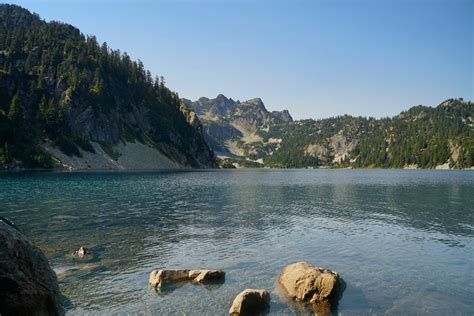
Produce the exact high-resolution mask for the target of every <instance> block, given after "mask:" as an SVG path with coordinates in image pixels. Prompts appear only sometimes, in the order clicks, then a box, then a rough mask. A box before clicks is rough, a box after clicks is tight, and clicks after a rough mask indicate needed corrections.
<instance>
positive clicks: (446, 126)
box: [184, 95, 474, 168]
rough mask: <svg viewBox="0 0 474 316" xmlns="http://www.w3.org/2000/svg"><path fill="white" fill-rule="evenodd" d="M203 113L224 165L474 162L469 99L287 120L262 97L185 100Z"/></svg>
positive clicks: (394, 165) (473, 107)
mask: <svg viewBox="0 0 474 316" xmlns="http://www.w3.org/2000/svg"><path fill="white" fill-rule="evenodd" d="M184 103H186V104H187V105H188V106H190V107H192V108H193V109H194V110H195V111H196V113H198V115H200V117H201V118H202V123H203V129H204V133H205V137H206V139H207V140H208V143H209V144H210V146H211V147H212V148H214V150H215V151H216V153H217V154H218V155H220V156H221V158H225V159H224V161H223V162H224V164H225V165H226V166H230V165H232V164H233V165H237V166H246V167H280V168H290V167H295V168H300V167H385V168H448V167H449V168H469V167H472V166H474V121H473V120H474V103H472V102H470V101H464V100H462V99H449V100H447V101H445V102H443V103H441V104H440V105H439V106H438V107H436V108H432V107H426V106H416V107H413V108H411V109H410V110H408V111H406V112H403V113H401V114H400V115H397V116H395V117H393V118H384V119H374V118H365V117H352V116H349V115H344V116H339V117H333V118H328V119H321V120H312V119H308V120H298V121H293V119H292V118H291V116H290V114H289V113H288V111H282V112H269V111H267V110H266V109H265V106H264V105H263V102H262V100H260V99H252V100H249V101H245V102H238V101H233V100H232V99H227V98H226V97H225V96H223V95H219V96H218V97H217V98H215V99H207V98H201V99H199V100H197V101H195V102H191V101H189V100H184Z"/></svg>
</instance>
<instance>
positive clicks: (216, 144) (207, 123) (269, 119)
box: [182, 94, 293, 157]
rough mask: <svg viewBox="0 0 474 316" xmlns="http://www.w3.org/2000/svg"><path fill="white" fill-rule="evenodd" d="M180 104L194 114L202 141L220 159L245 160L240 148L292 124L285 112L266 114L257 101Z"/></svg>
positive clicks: (221, 99)
mask: <svg viewBox="0 0 474 316" xmlns="http://www.w3.org/2000/svg"><path fill="white" fill-rule="evenodd" d="M182 101H183V102H184V104H186V105H187V106H188V107H190V108H192V109H193V110H194V111H196V113H197V114H198V116H199V117H200V119H201V121H202V123H203V127H204V135H205V138H206V140H207V141H208V143H209V144H210V145H211V147H212V148H213V149H214V151H215V152H216V153H217V154H219V155H221V156H231V157H234V156H235V157H238V156H245V152H244V151H243V149H244V144H248V143H255V142H259V141H261V138H260V136H259V132H261V131H264V130H268V129H269V128H270V127H271V126H275V125H280V124H284V125H285V124H288V123H290V122H293V118H292V117H291V115H290V113H289V112H288V111H287V110H283V111H281V112H279V111H273V112H269V111H268V110H267V109H266V108H265V105H264V104H263V102H262V100H261V99H260V98H255V99H251V100H247V101H243V102H240V101H234V100H232V99H228V98H226V97H225V96H224V95H222V94H220V95H218V96H217V97H216V98H215V99H208V98H200V99H199V100H197V101H194V102H193V101H190V100H186V99H182Z"/></svg>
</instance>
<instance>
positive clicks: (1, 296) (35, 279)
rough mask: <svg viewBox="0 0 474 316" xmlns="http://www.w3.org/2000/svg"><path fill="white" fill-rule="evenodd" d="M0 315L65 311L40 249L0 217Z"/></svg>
mask: <svg viewBox="0 0 474 316" xmlns="http://www.w3.org/2000/svg"><path fill="white" fill-rule="evenodd" d="M0 315H2V316H3V315H64V310H63V308H62V307H61V304H60V292H59V286H58V281H57V278H56V274H55V273H54V271H53V270H52V269H51V267H50V266H49V264H48V259H46V257H45V256H44V254H43V253H42V252H41V250H40V249H39V248H37V247H35V246H34V245H33V244H32V243H31V242H30V241H28V240H27V239H26V238H25V237H24V236H23V235H22V234H21V233H20V232H19V231H18V230H16V229H15V228H13V227H12V226H10V225H7V224H6V223H4V222H3V221H0Z"/></svg>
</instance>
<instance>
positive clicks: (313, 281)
mask: <svg viewBox="0 0 474 316" xmlns="http://www.w3.org/2000/svg"><path fill="white" fill-rule="evenodd" d="M278 282H279V283H280V285H281V286H282V287H283V288H284V289H285V290H286V293H287V294H288V296H289V297H291V298H292V299H296V300H298V301H302V302H306V303H310V304H316V305H318V304H319V305H321V306H330V305H332V304H337V302H338V301H339V299H340V298H341V296H342V292H343V291H344V289H345V283H344V281H343V280H342V278H341V277H340V276H339V274H338V273H337V272H334V271H331V270H329V269H324V268H320V267H316V266H314V265H312V264H310V263H307V262H298V263H293V264H290V265H288V266H286V267H285V268H284V269H283V271H282V272H281V274H280V276H279V278H278Z"/></svg>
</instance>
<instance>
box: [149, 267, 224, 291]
mask: <svg viewBox="0 0 474 316" xmlns="http://www.w3.org/2000/svg"><path fill="white" fill-rule="evenodd" d="M224 278H225V272H224V271H222V270H188V269H173V270H153V271H152V272H151V273H150V278H149V279H148V286H149V287H151V288H154V289H156V288H159V287H161V286H164V285H168V284H172V283H175V282H183V281H192V282H196V283H206V282H212V281H221V280H223V279H224Z"/></svg>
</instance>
